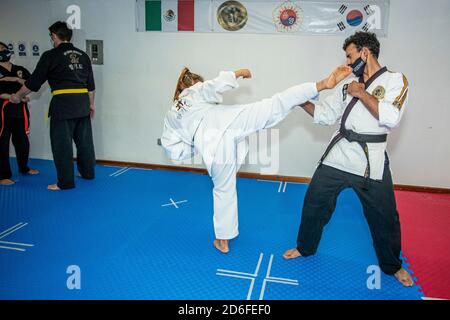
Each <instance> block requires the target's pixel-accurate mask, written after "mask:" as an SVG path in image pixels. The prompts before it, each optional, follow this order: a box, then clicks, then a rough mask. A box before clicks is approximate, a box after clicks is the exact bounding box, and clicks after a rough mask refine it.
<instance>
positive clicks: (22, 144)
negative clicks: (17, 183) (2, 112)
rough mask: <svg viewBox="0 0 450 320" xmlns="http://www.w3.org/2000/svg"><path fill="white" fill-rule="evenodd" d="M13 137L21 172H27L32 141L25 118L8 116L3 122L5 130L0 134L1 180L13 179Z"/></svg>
mask: <svg viewBox="0 0 450 320" xmlns="http://www.w3.org/2000/svg"><path fill="white" fill-rule="evenodd" d="M11 139H12V143H13V146H14V149H15V151H16V157H17V164H18V166H19V172H20V173H27V172H28V171H30V168H28V156H29V154H30V142H29V140H28V135H27V133H26V131H25V120H24V119H23V118H9V117H6V118H5V120H4V123H3V132H2V135H1V136H0V180H4V179H11V177H12V172H11V166H10V163H9V142H10V141H11Z"/></svg>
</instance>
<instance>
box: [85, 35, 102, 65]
mask: <svg viewBox="0 0 450 320" xmlns="http://www.w3.org/2000/svg"><path fill="white" fill-rule="evenodd" d="M86 53H87V54H88V56H89V57H90V58H91V62H92V64H103V40H86Z"/></svg>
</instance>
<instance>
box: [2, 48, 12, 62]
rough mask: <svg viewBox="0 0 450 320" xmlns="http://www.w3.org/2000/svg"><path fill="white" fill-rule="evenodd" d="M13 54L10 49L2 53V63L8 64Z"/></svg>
mask: <svg viewBox="0 0 450 320" xmlns="http://www.w3.org/2000/svg"><path fill="white" fill-rule="evenodd" d="M11 56H12V52H11V51H9V50H8V49H3V50H2V51H0V62H8V61H9V60H10V59H11Z"/></svg>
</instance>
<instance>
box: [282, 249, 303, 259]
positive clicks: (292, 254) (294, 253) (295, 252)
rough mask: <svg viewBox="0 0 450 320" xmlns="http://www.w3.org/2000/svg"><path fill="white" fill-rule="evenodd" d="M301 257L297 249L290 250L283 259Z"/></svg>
mask: <svg viewBox="0 0 450 320" xmlns="http://www.w3.org/2000/svg"><path fill="white" fill-rule="evenodd" d="M301 256H302V255H301V253H300V252H298V250H297V249H290V250H288V251H286V252H285V253H284V254H283V258H285V259H286V260H291V259H296V258H298V257H301Z"/></svg>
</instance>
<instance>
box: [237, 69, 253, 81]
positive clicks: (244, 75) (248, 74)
mask: <svg viewBox="0 0 450 320" xmlns="http://www.w3.org/2000/svg"><path fill="white" fill-rule="evenodd" d="M234 74H235V75H236V79H237V78H239V77H242V78H244V79H250V78H251V77H252V73H251V72H250V70H248V69H239V70H236V71H235V72H234Z"/></svg>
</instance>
